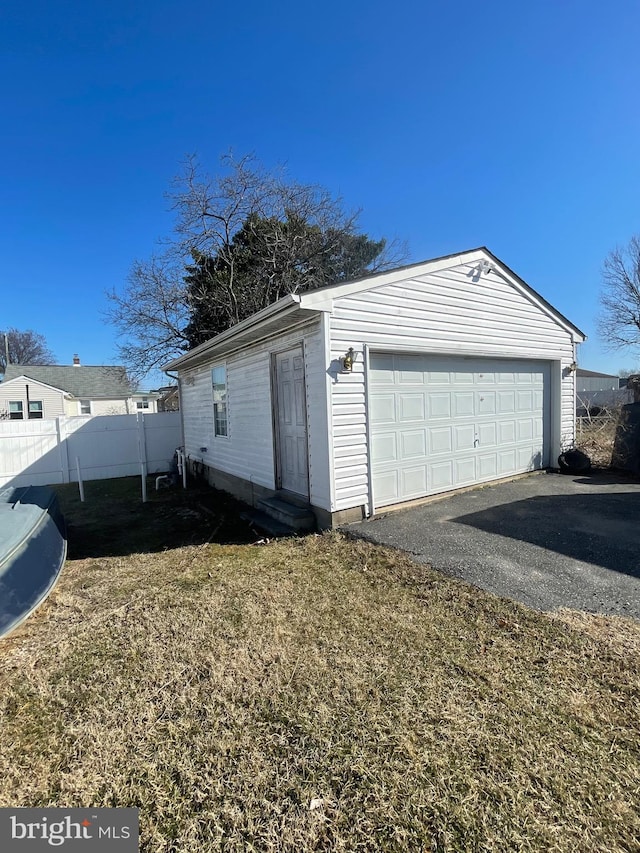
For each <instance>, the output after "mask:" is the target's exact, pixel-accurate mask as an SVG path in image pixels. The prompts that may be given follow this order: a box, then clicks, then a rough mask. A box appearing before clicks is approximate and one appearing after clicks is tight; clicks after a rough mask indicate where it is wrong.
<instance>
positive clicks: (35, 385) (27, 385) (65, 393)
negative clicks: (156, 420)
mask: <svg viewBox="0 0 640 853" xmlns="http://www.w3.org/2000/svg"><path fill="white" fill-rule="evenodd" d="M157 397H158V395H157V394H155V393H154V392H151V391H149V392H138V391H134V390H133V389H132V387H131V385H130V383H129V381H128V379H127V374H126V371H125V369H124V368H123V367H113V366H107V365H101V366H87V365H81V364H80V359H79V358H78V356H77V355H76V356H74V363H73V365H61V364H25V365H20V364H9V365H7V368H6V370H5V374H4V379H3V381H2V382H1V383H0V418H9V419H11V420H27V419H40V418H55V417H58V416H60V415H71V416H73V415H121V414H132V413H135V412H138V411H142V412H145V413H147V412H148V413H151V412H156V411H157Z"/></svg>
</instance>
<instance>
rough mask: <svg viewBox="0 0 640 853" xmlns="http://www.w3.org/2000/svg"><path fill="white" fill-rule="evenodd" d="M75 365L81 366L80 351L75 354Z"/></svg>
mask: <svg viewBox="0 0 640 853" xmlns="http://www.w3.org/2000/svg"><path fill="white" fill-rule="evenodd" d="M73 366H74V367H80V356H79V355H78V353H75V354H74V356H73Z"/></svg>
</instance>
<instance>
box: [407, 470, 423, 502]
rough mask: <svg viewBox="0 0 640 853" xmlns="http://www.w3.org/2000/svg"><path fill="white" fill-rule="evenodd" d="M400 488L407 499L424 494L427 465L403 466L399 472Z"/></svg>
mask: <svg viewBox="0 0 640 853" xmlns="http://www.w3.org/2000/svg"><path fill="white" fill-rule="evenodd" d="M401 488H402V494H403V495H405V497H406V499H409V500H410V499H411V498H418V497H420V496H421V495H424V494H425V492H426V490H427V466H426V465H417V466H415V467H414V468H404V469H403V470H402V472H401Z"/></svg>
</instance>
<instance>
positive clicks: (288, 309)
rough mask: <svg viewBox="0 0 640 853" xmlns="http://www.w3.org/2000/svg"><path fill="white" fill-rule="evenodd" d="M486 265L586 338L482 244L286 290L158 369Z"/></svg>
mask: <svg viewBox="0 0 640 853" xmlns="http://www.w3.org/2000/svg"><path fill="white" fill-rule="evenodd" d="M473 263H478V264H483V263H486V264H488V267H489V268H490V269H491V270H493V271H494V272H495V273H496V274H497V275H499V276H500V277H501V278H503V279H504V280H505V281H507V282H508V283H509V284H511V285H512V286H513V287H514V288H516V289H517V290H519V291H520V292H521V293H523V294H524V295H525V296H526V297H527V298H528V299H530V300H531V301H532V302H533V303H535V304H536V305H537V306H538V307H539V308H540V310H542V311H544V312H545V313H546V314H547V315H548V316H550V317H551V318H552V319H553V320H554V321H555V322H556V323H558V324H559V325H560V326H562V327H563V328H564V329H566V331H568V332H569V333H570V334H571V336H572V337H573V338H574V340H576V341H578V342H582V341H584V340H585V339H586V335H585V334H584V332H582V331H580V329H579V328H578V327H577V326H575V325H574V324H573V323H572V322H571V321H570V320H568V319H567V318H566V317H565V316H564V315H563V314H561V313H560V312H559V311H558V310H556V309H555V308H554V307H553V305H551V303H549V302H547V300H546V299H544V298H543V297H542V296H540V294H539V293H537V292H536V291H535V290H534V289H533V288H532V287H530V286H529V285H528V284H527V283H526V282H525V281H524V280H523V279H521V278H520V277H519V276H518V275H516V273H514V272H513V270H511V269H509V267H508V266H507V265H506V264H504V263H503V262H502V261H501V260H500V259H499V258H497V257H496V256H495V255H494V254H493V253H492V252H490V251H489V250H488V249H487V248H486V247H485V246H480V247H478V248H477V249H469V250H467V251H464V252H458V253H456V254H453V255H442V256H440V257H437V258H432V259H431V260H427V261H420V262H418V263H413V264H407V265H405V266H402V267H396V268H395V269H393V270H385V271H383V272H378V273H372V274H370V275H367V276H363V277H362V278H358V279H354V280H352V281H346V282H338V283H336V284H329V285H326V286H325V287H319V288H317V289H315V290H308V291H304V292H302V293H291V294H288V295H287V296H283V297H282V299H279V300H278V301H277V302H274V303H272V304H271V305H267V307H266V308H263V309H262V310H261V311H258V312H257V313H256V314H252V315H251V316H250V317H247V318H246V319H245V320H242V321H241V322H240V323H237V324H236V325H235V326H232V327H231V328H230V329H226V330H225V331H224V332H221V333H220V334H219V335H216V337H214V338H211V339H210V340H208V341H205V342H204V343H203V344H200V345H199V346H197V347H195V348H194V349H192V350H189V352H187V353H185V354H184V355H181V356H179V357H178V358H176V359H174V360H173V361H171V362H169V364H167V365H165V366H164V367H163V370H176V369H179V368H185V367H192V366H194V367H195V366H196V365H198V364H200V363H202V362H203V361H206V360H207V359H209V358H211V357H216V356H223V355H225V354H227V353H229V352H231V351H232V350H234V349H237V348H238V347H241V346H246V345H247V344H248V343H251V342H254V341H255V340H256V333H257V332H262V333H264V334H269V335H271V334H275V333H277V332H278V331H281V330H284V329H288V328H291V327H292V326H294V325H298V324H300V323H303V322H308V321H309V319H312V318H313V317H317V316H318V314H319V313H320V312H322V311H331V309H332V307H333V300H334V299H338V298H340V297H342V296H350V295H352V294H354V293H360V292H362V291H365V290H373V289H374V288H377V287H384V286H385V285H387V284H393V283H395V282H397V281H403V280H405V279H407V278H410V277H418V276H422V275H428V274H430V273H434V272H437V271H438V270H443V269H450V268H451V267H455V266H461V265H462V264H473Z"/></svg>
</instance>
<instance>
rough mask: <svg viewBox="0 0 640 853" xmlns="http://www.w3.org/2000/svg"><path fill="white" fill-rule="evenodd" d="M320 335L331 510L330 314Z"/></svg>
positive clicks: (333, 493) (324, 316)
mask: <svg viewBox="0 0 640 853" xmlns="http://www.w3.org/2000/svg"><path fill="white" fill-rule="evenodd" d="M320 334H321V336H322V353H323V360H324V378H325V383H324V394H325V403H324V415H325V418H326V426H327V431H326V439H327V445H326V446H327V460H328V462H329V509H330V512H335V509H336V461H335V452H334V446H333V390H332V384H333V380H332V378H331V373H330V372H329V368H330V366H331V324H330V319H329V314H328V313H325V312H323V313H322V314H321V315H320Z"/></svg>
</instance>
